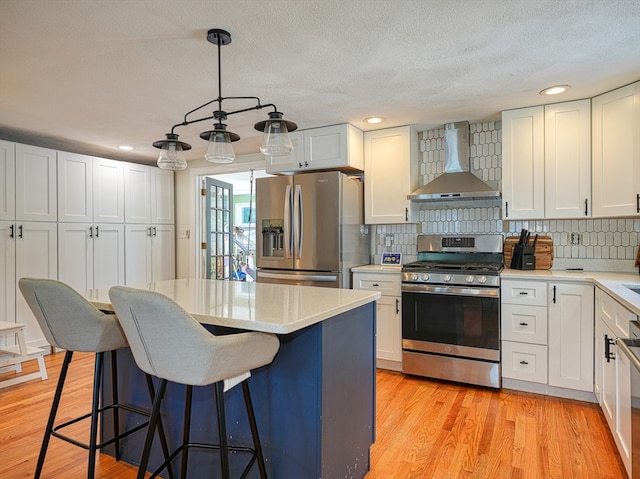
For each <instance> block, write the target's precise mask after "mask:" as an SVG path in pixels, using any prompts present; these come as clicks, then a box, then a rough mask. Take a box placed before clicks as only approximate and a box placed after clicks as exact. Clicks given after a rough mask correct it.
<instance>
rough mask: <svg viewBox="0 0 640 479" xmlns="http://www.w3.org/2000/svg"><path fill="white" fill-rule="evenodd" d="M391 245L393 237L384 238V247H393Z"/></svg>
mask: <svg viewBox="0 0 640 479" xmlns="http://www.w3.org/2000/svg"><path fill="white" fill-rule="evenodd" d="M391 243H393V235H386V236H385V237H384V245H385V246H391Z"/></svg>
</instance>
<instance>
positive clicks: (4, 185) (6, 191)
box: [0, 140, 16, 220]
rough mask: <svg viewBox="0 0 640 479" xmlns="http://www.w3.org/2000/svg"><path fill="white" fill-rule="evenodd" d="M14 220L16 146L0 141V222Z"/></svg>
mask: <svg viewBox="0 0 640 479" xmlns="http://www.w3.org/2000/svg"><path fill="white" fill-rule="evenodd" d="M15 218H16V146H15V143H11V142H9V141H3V140H0V220H14V219H15Z"/></svg>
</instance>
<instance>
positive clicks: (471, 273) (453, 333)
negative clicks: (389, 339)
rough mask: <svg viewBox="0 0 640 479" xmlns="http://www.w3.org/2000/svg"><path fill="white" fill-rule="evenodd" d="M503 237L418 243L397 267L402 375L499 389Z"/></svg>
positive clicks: (430, 238) (433, 239)
mask: <svg viewBox="0 0 640 479" xmlns="http://www.w3.org/2000/svg"><path fill="white" fill-rule="evenodd" d="M503 263H504V256H503V238H502V235H465V236H439V235H420V236H418V261H416V262H414V263H408V264H406V265H404V266H403V267H402V370H403V372H405V373H407V374H415V375H419V376H425V377H431V378H438V379H446V380H450V381H457V382H463V383H468V384H477V385H481V386H488V387H494V388H499V387H500V271H502V268H503V267H504V265H503Z"/></svg>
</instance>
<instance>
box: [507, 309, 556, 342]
mask: <svg viewBox="0 0 640 479" xmlns="http://www.w3.org/2000/svg"><path fill="white" fill-rule="evenodd" d="M501 322H502V326H501V327H502V339H504V340H508V341H520V342H523V343H533V344H542V345H546V344H547V308H545V307H544V306H528V305H526V306H524V305H521V304H503V305H502V319H501Z"/></svg>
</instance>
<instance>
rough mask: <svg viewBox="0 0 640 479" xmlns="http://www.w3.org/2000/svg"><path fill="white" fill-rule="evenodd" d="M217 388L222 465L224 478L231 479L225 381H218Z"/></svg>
mask: <svg viewBox="0 0 640 479" xmlns="http://www.w3.org/2000/svg"><path fill="white" fill-rule="evenodd" d="M215 388H216V410H217V413H218V435H219V436H220V437H219V439H220V467H221V468H222V479H230V474H229V450H228V444H227V422H226V419H225V412H224V381H218V382H217V383H216V385H215Z"/></svg>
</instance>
